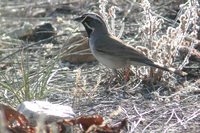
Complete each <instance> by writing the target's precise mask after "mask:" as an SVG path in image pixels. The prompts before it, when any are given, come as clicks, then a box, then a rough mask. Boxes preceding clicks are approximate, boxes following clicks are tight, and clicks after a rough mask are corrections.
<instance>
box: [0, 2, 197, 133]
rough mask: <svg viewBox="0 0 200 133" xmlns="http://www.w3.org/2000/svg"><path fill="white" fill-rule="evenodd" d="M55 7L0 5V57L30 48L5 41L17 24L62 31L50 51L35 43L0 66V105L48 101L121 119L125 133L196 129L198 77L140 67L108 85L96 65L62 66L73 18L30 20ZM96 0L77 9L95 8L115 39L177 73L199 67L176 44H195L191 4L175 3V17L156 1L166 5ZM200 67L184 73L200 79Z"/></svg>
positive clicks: (102, 69)
mask: <svg viewBox="0 0 200 133" xmlns="http://www.w3.org/2000/svg"><path fill="white" fill-rule="evenodd" d="M54 2H55V3H54V4H52V3H48V2H47V1H45V0H44V1H41V2H32V3H30V2H29V3H28V2H26V1H25V0H24V1H18V2H16V3H12V2H9V1H1V2H0V5H1V7H2V8H1V9H0V10H1V11H0V12H1V14H0V23H1V30H0V58H1V59H2V58H3V57H5V56H7V55H8V54H11V53H13V52H14V51H16V50H18V49H21V48H22V47H25V46H27V45H29V44H30V42H26V41H21V40H19V39H14V38H9V37H8V36H6V33H10V32H11V31H13V30H15V29H17V28H19V27H20V26H21V25H22V24H23V22H29V23H31V24H34V25H37V24H38V23H40V22H51V23H52V24H53V25H54V26H55V27H56V28H57V32H58V34H62V33H66V34H67V36H61V37H59V38H57V41H58V44H53V43H48V44H51V47H50V48H49V47H48V46H45V45H47V44H38V45H33V46H32V47H29V48H27V49H25V50H19V52H17V53H16V54H14V55H13V56H12V57H9V58H6V59H4V60H3V61H2V62H1V65H0V101H1V102H4V103H8V104H10V105H11V106H14V107H15V106H17V105H18V104H19V103H20V102H22V101H24V100H31V99H46V100H48V101H51V102H53V103H61V104H67V105H71V106H72V107H73V109H74V111H75V112H76V113H77V115H79V114H83V115H89V114H101V115H103V116H105V118H106V119H107V120H110V118H112V119H113V120H114V121H111V122H116V121H119V120H122V119H123V118H125V117H127V118H128V121H129V125H128V131H125V132H130V133H131V132H138V133H140V132H163V133H166V132H177V133H178V132H194V133H195V132H196V133H197V132H200V90H199V88H200V79H199V76H197V77H187V78H185V77H184V78H183V77H179V76H176V75H174V74H170V73H168V72H161V71H158V70H151V71H150V70H149V68H146V67H142V68H139V69H137V70H135V68H132V69H133V70H135V71H137V73H140V75H139V76H137V77H136V76H133V77H131V80H130V81H128V82H127V83H125V84H116V85H114V86H112V87H109V86H108V84H107V83H108V80H109V74H111V73H110V71H109V70H107V69H106V68H105V67H104V66H102V65H99V64H97V63H88V64H81V65H73V64H69V63H65V64H61V63H60V62H59V56H58V55H59V53H60V49H62V47H63V45H64V44H65V42H66V41H67V39H68V37H69V36H72V35H73V34H74V33H73V32H74V31H75V30H74V29H76V28H77V25H76V23H75V22H73V21H71V18H73V17H74V16H76V15H78V13H74V14H70V13H69V14H68V15H63V14H59V16H60V18H59V19H55V18H51V17H39V18H37V17H36V18H35V17H33V16H32V14H33V11H37V10H39V9H43V8H44V9H45V8H47V7H48V8H49V7H50V8H51V9H52V8H53V7H55V5H56V6H58V5H59V4H58V3H60V2H56V1H54ZM62 2H63V3H64V2H66V3H67V1H62ZM100 2H101V4H100V5H96V4H95V2H93V1H83V2H82V3H81V7H80V9H81V11H82V12H87V11H92V10H94V11H99V12H100V13H101V14H102V15H103V16H104V17H105V18H108V19H107V20H108V22H107V23H108V25H109V27H110V31H112V33H113V34H115V35H116V36H119V37H121V38H122V39H123V40H124V41H125V42H127V43H128V44H130V45H133V46H134V47H137V48H138V49H140V50H141V51H143V52H144V53H145V54H147V55H148V57H150V58H152V59H154V60H156V61H157V62H159V63H162V64H166V65H167V66H172V67H175V68H179V69H183V68H184V67H185V66H187V67H188V66H189V67H190V66H192V65H193V64H195V63H196V64H197V66H198V65H199V64H198V62H195V63H193V64H191V61H190V60H189V57H190V54H191V53H190V52H191V51H189V53H188V54H187V55H186V56H184V57H183V60H181V58H180V57H179V56H177V54H178V50H179V48H180V47H182V46H186V47H188V48H189V49H192V48H193V47H194V45H195V44H196V43H199V40H198V39H199V38H197V36H196V33H197V32H199V31H198V30H197V29H196V26H197V24H198V21H199V19H200V15H199V10H200V8H199V3H198V1H197V0H190V1H189V0H188V2H186V3H185V4H182V5H180V3H178V2H179V1H177V3H176V4H179V5H174V6H175V7H178V6H180V7H181V8H180V10H179V12H175V10H173V8H172V7H171V6H172V5H173V4H172V5H171V4H170V1H168V2H166V3H164V4H160V3H162V2H164V1H160V2H159V1H158V3H156V2H155V1H154V2H153V1H150V2H149V1H148V0H142V1H141V2H132V1H131V2H130V1H115V2H114V3H112V2H110V1H109V2H107V1H100ZM38 3H39V4H38ZM88 4H91V6H92V7H91V6H88ZM113 5H114V6H113ZM169 5H170V6H169ZM72 7H73V6H72ZM169 7H170V8H169ZM38 8H39V9H38ZM11 9H12V10H11ZM36 9H37V10H36ZM72 9H73V8H72ZM168 11H172V13H171V14H176V19H170V18H168V17H166V16H167V15H168V16H169V15H170V13H168ZM47 12H48V11H47ZM167 13H168V14H167ZM166 14H167V15H166ZM109 16H111V17H109ZM61 20H62V21H61ZM187 38H190V40H188V39H187ZM198 69H199V68H198ZM198 69H197V70H196V69H189V70H188V72H190V71H193V72H194V73H197V74H198V72H199V70H198ZM108 73H109V74H108ZM152 73H153V74H152ZM149 79H151V80H149ZM150 81H154V82H150ZM116 110H117V111H116ZM113 112H114V113H113Z"/></svg>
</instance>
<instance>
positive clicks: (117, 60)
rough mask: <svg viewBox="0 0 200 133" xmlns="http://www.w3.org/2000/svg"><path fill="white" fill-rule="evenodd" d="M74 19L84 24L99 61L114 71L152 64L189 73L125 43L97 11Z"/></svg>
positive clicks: (91, 48)
mask: <svg viewBox="0 0 200 133" xmlns="http://www.w3.org/2000/svg"><path fill="white" fill-rule="evenodd" d="M74 21H77V22H79V23H82V24H83V26H84V28H85V30H86V32H87V35H88V40H89V41H88V42H89V47H90V50H91V52H92V54H93V55H94V57H95V58H96V59H97V61H99V62H100V63H101V64H103V65H105V66H106V67H108V68H111V69H112V70H114V71H115V70H117V69H119V68H126V67H128V66H130V65H133V66H150V67H154V68H158V69H161V70H164V71H168V72H171V73H175V74H177V75H180V76H186V75H187V73H186V72H183V71H181V70H178V69H175V68H172V67H167V66H165V65H162V64H159V63H156V62H154V61H153V60H151V59H149V58H148V57H147V56H146V55H144V54H143V53H142V52H140V51H138V50H137V49H136V48H134V47H132V46H129V45H127V44H125V43H124V42H123V41H122V40H121V39H120V38H118V37H116V36H114V35H112V34H111V33H110V32H109V31H108V28H107V25H106V23H105V21H104V19H103V18H102V17H101V16H100V15H98V14H97V13H84V14H82V15H81V16H78V17H76V18H74Z"/></svg>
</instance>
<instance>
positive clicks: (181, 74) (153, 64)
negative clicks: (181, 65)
mask: <svg viewBox="0 0 200 133" xmlns="http://www.w3.org/2000/svg"><path fill="white" fill-rule="evenodd" d="M148 65H150V66H152V67H156V68H159V69H162V70H165V71H168V72H171V73H175V74H177V75H180V76H187V75H188V73H186V72H183V71H181V70H178V69H175V68H172V67H167V66H164V65H162V64H158V63H151V64H148Z"/></svg>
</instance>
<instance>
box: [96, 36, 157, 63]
mask: <svg viewBox="0 0 200 133" xmlns="http://www.w3.org/2000/svg"><path fill="white" fill-rule="evenodd" d="M108 42H109V44H108ZM111 42H112V43H111ZM95 44H96V45H95V49H96V51H98V52H101V53H104V54H108V55H113V56H116V57H119V58H124V60H129V61H134V62H139V63H143V64H147V65H151V64H152V63H153V61H152V60H150V59H148V58H147V57H146V56H145V55H144V54H142V53H141V52H139V51H137V50H136V49H134V48H133V47H130V46H128V45H124V44H125V43H124V42H122V40H120V39H118V38H117V37H115V36H112V35H110V36H106V38H105V36H104V39H101V38H99V39H97V40H96V42H95Z"/></svg>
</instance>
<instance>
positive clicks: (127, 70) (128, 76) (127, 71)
mask: <svg viewBox="0 0 200 133" xmlns="http://www.w3.org/2000/svg"><path fill="white" fill-rule="evenodd" d="M130 73H131V70H130V66H128V67H126V68H125V70H124V80H125V81H126V82H127V81H129V80H130Z"/></svg>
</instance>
